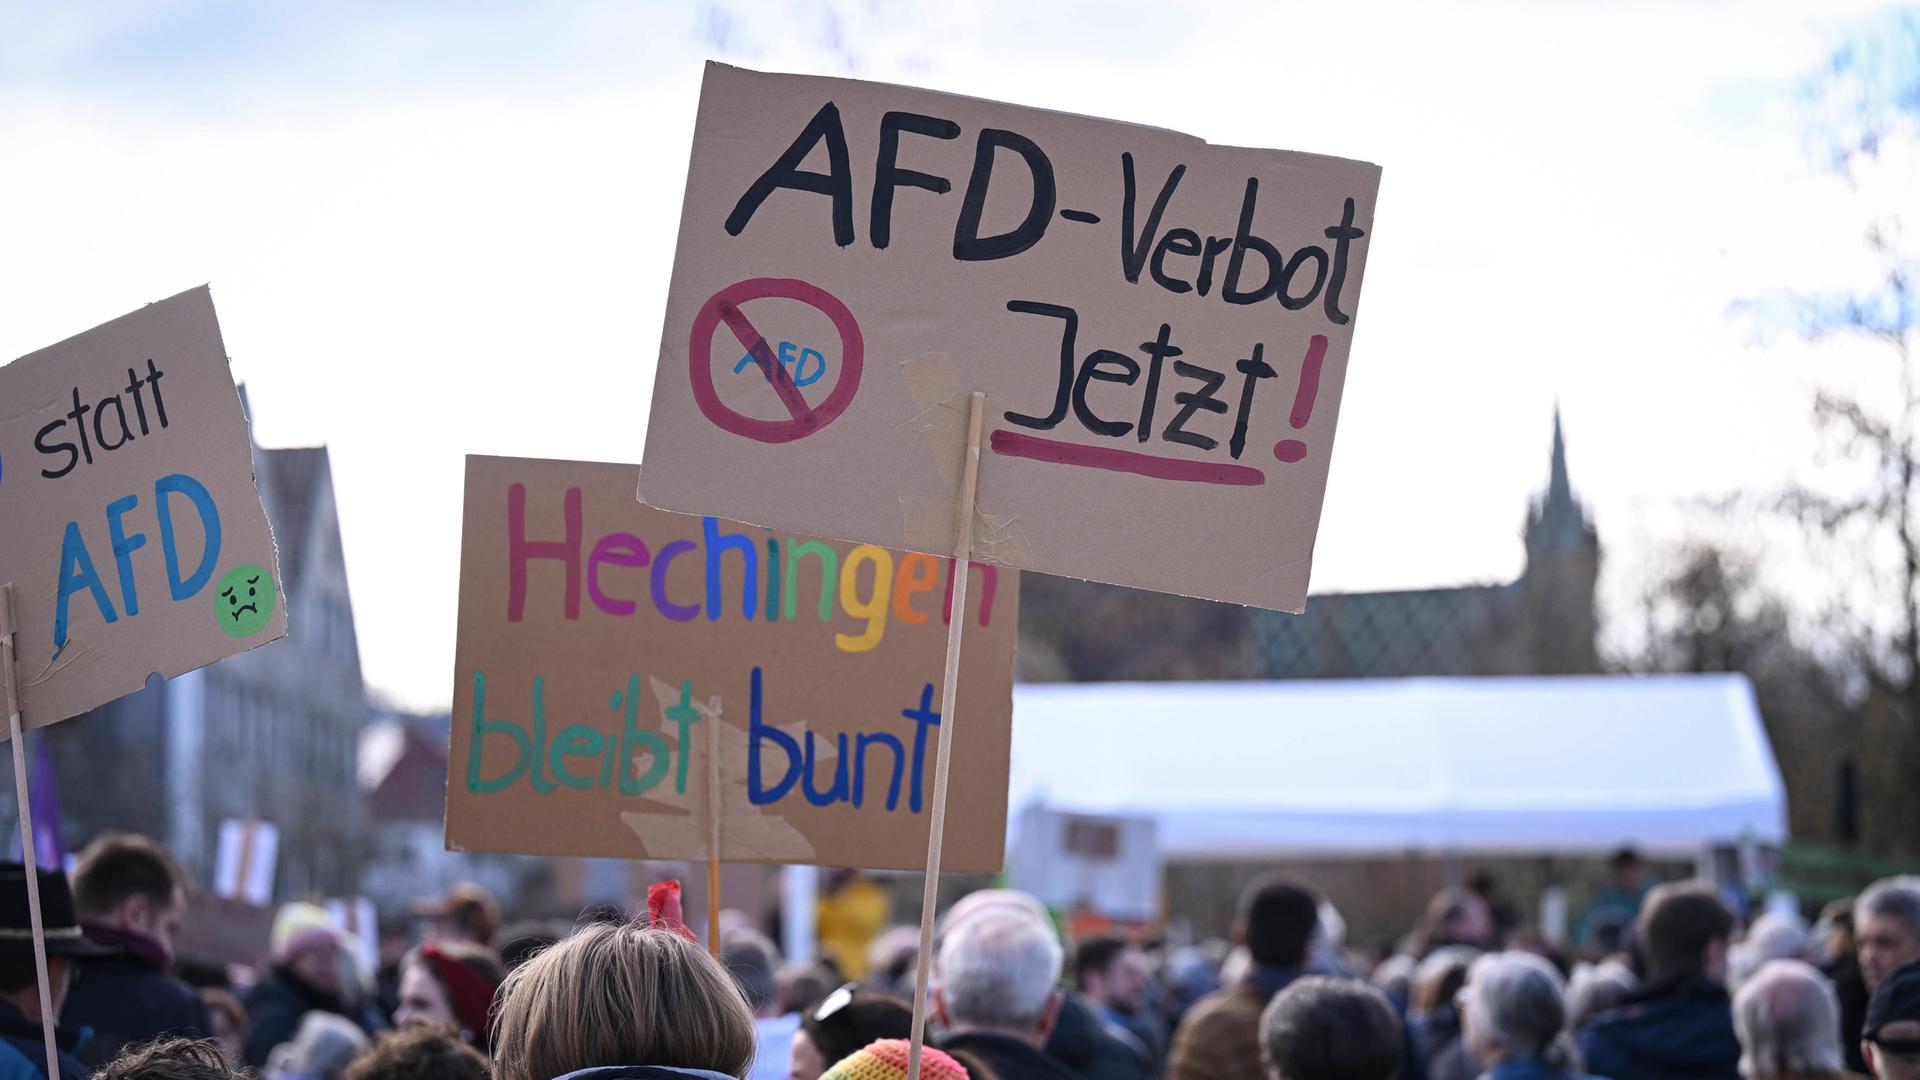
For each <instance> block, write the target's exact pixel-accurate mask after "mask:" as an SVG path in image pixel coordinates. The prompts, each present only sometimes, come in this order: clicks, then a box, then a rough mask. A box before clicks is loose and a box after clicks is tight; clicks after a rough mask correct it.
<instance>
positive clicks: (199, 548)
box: [0, 286, 287, 737]
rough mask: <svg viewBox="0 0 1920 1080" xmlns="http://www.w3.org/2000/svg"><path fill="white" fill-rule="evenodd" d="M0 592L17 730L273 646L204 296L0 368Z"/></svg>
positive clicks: (243, 438) (235, 431)
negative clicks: (10, 600)
mask: <svg viewBox="0 0 1920 1080" xmlns="http://www.w3.org/2000/svg"><path fill="white" fill-rule="evenodd" d="M0 581H6V582H12V583H13V595H14V606H15V613H16V615H17V617H18V619H19V630H18V633H17V635H16V639H15V640H16V645H17V648H18V650H19V660H18V668H19V679H20V692H21V693H20V703H21V713H22V718H23V722H24V723H25V724H26V726H28V727H41V726H44V725H46V724H51V723H54V722H56V721H59V720H65V719H66V718H68V717H70V716H74V715H77V714H79V713H82V712H85V711H86V710H88V709H91V708H93V707H94V706H96V705H102V704H105V703H106V702H109V701H112V700H113V699H114V698H117V697H120V696H121V695H123V694H128V693H131V692H133V691H135V690H138V689H140V688H141V687H142V686H144V685H145V684H146V681H147V677H148V675H150V674H153V673H155V672H158V673H159V674H161V675H166V676H174V675H179V674H182V673H184V672H187V671H191V670H193V669H194V668H198V667H204V666H206V665H208V664H211V663H213V662H214V661H216V660H221V659H224V658H226V657H229V656H232V655H234V654H236V653H241V652H245V651H247V650H248V649H252V648H255V647H257V646H260V645H264V644H266V643H267V642H269V641H275V640H277V639H279V638H281V637H283V636H285V634H286V632H287V613H286V604H285V598H284V596H283V595H282V593H281V590H280V573H279V562H278V557H277V553H276V551H275V548H274V542H273V532H272V530H271V529H270V528H269V527H268V525H267V515H266V511H265V510H263V509H262V508H261V505H260V494H259V492H258V491H257V490H255V488H254V484H253V445H252V442H251V440H250V439H249V437H248V435H247V420H246V416H245V415H244V414H243V413H242V411H241V408H240V397H239V394H238V393H237V392H236V391H235V390H234V386H233V376H232V374H231V373H230V372H229V370H228V368H227V352H226V348H225V347H224V346H223V345H222V344H221V342H220V325H219V323H218V322H217V321H215V319H214V315H213V297H212V295H211V294H210V293H209V292H208V291H207V289H206V287H205V286H202V287H200V288H197V289H191V290H188V291H187V292H183V293H181V294H180V295H178V296H175V297H172V298H171V299H167V300H162V301H160V302H158V303H154V304H148V305H147V306H146V307H144V308H141V309H140V310H139V311H136V312H134V313H132V314H131V315H123V316H121V317H120V318H118V319H115V320H113V321H112V322H110V323H106V324H104V325H102V326H97V327H95V328H94V329H92V330H89V331H87V332H86V333H84V334H81V335H79V336H77V337H71V338H68V339H67V340H65V341H63V342H61V343H60V344H58V345H52V346H49V347H47V348H45V349H41V350H40V351H39V352H36V353H30V354H28V355H27V356H23V357H21V358H20V359H18V360H15V361H14V362H13V363H11V364H8V365H6V366H5V367H0ZM8 677H10V676H9V675H8V673H6V672H0V678H8ZM4 735H5V733H4V732H0V737H4Z"/></svg>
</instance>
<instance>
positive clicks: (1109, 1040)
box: [1046, 993, 1153, 1080]
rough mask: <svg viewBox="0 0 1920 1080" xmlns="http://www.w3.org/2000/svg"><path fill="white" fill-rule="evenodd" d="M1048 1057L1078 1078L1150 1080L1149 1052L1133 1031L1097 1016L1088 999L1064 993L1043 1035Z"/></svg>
mask: <svg viewBox="0 0 1920 1080" xmlns="http://www.w3.org/2000/svg"><path fill="white" fill-rule="evenodd" d="M1046 1052H1047V1054H1048V1056H1050V1057H1052V1058H1053V1059H1055V1060H1056V1061H1059V1062H1060V1063H1061V1064H1063V1065H1065V1066H1066V1067H1067V1068H1069V1069H1072V1070H1073V1072H1074V1074H1075V1075H1077V1076H1079V1077H1080V1080H1150V1078H1151V1077H1152V1076H1153V1065H1152V1063H1151V1061H1150V1057H1151V1055H1149V1054H1148V1052H1147V1048H1146V1047H1145V1046H1143V1045H1141V1043H1140V1040H1139V1039H1137V1038H1135V1037H1134V1034H1133V1033H1132V1032H1130V1031H1128V1030H1126V1029H1125V1028H1122V1027H1120V1026H1119V1025H1117V1024H1111V1023H1108V1022H1106V1021H1104V1020H1102V1019H1101V1017H1100V1014H1099V1013H1098V1012H1097V1011H1096V1010H1095V1008H1094V1005H1093V1003H1092V1002H1090V1001H1088V1000H1087V999H1086V998H1085V997H1083V996H1081V995H1079V994H1076V993H1068V994H1066V995H1065V996H1063V997H1062V998H1061V1001H1060V1014H1059V1016H1057V1017H1056V1018H1055V1019H1054V1023H1053V1030H1052V1031H1051V1032H1049V1033H1048V1034H1047V1047H1046Z"/></svg>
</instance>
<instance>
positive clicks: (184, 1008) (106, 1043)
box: [60, 923, 213, 1068]
mask: <svg viewBox="0 0 1920 1080" xmlns="http://www.w3.org/2000/svg"><path fill="white" fill-rule="evenodd" d="M83 928H84V929H85V931H86V935H87V940H89V941H91V942H93V943H94V944H96V945H106V946H109V947H111V948H114V949H118V950H119V952H117V953H116V954H114V955H113V956H102V957H90V958H87V959H83V960H80V961H78V964H79V972H78V975H77V977H76V978H75V979H74V981H73V990H72V992H71V993H69V994H68V995H67V1003H66V1005H65V1006H64V1007H63V1008H62V1009H61V1010H60V1019H61V1021H62V1022H63V1023H65V1024H67V1025H69V1026H71V1027H75V1028H92V1029H93V1036H92V1038H90V1039H88V1040H87V1046H86V1049H85V1050H83V1051H82V1052H81V1053H80V1055H79V1056H80V1060H82V1061H84V1062H86V1063H87V1064H88V1065H91V1066H93V1067H95V1068H98V1067H100V1066H102V1065H105V1064H106V1063H107V1062H109V1061H111V1060H113V1059H114V1058H115V1057H116V1056H118V1055H119V1053H120V1051H121V1050H122V1049H123V1048H125V1047H126V1046H127V1045H129V1044H131V1043H138V1042H146V1041H147V1040H149V1039H152V1038H155V1037H157V1036H161V1035H179V1036H182V1037H185V1038H189V1039H204V1038H208V1037H210V1036H212V1035H213V1021H212V1020H211V1019H209V1018H208V1016H207V1007H206V1005H205V1004H204V1003H203V1002H201V1000H200V996H199V995H198V994H196V993H194V992H193V988H192V987H190V986H188V985H187V984H186V983H184V982H181V981H180V980H179V979H176V978H174V977H173V974H172V973H171V972H170V971H169V970H168V969H169V968H170V967H171V966H172V965H171V963H170V960H169V957H168V956H167V953H166V950H165V949H164V948H162V947H161V946H160V943H159V942H157V941H154V940H153V939H152V938H150V937H147V936H146V935H144V934H136V933H133V932H131V931H127V930H116V929H113V928H111V927H105V926H96V925H93V924H91V923H89V924H85V926H84V927H83Z"/></svg>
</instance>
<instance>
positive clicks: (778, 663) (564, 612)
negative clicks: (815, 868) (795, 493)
mask: <svg viewBox="0 0 1920 1080" xmlns="http://www.w3.org/2000/svg"><path fill="white" fill-rule="evenodd" d="M634 474H635V467H634V466H632V465H605V464H589V463H583V462H571V461H542V460H532V459H522V458H495V457H477V456H474V457H468V458H467V473H466V502H465V510H464V519H463V527H462V533H461V542H460V543H461V548H460V637H459V645H458V648H457V650H456V657H455V662H454V693H453V730H452V744H451V747H450V749H449V752H448V757H447V768H448V773H449V775H448V777H447V846H448V847H449V848H451V849H455V850H465V851H496V852H516V853H523V854H538V855H599V856H609V857H616V858H626V859H704V858H706V857H707V856H708V839H707V829H706V822H707V818H706V807H707V790H708V789H707V786H706V777H707V762H708V757H707V747H708V732H709V730H710V728H708V727H707V725H708V724H710V723H712V722H714V721H715V720H716V719H717V720H718V721H719V722H720V723H721V724H723V725H724V726H723V728H722V732H723V736H722V751H721V753H722V756H721V770H722V771H721V783H720V790H721V793H722V805H723V808H722V812H721V817H720V821H721V840H720V849H721V850H720V854H721V857H722V858H723V859H725V860H727V861H731V862H781V863H820V864H825V865H836V866H865V867H889V868H896V869H919V868H920V867H922V866H924V865H925V861H926V856H927V822H928V818H929V810H930V804H931V800H932V795H933V769H934V763H935V760H936V758H937V757H938V754H937V748H938V742H939V733H940V728H939V717H938V710H939V708H940V680H941V674H942V665H943V664H944V661H945V655H946V636H947V625H946V619H945V617H944V616H943V611H944V610H946V609H948V607H949V605H948V603H947V601H946V597H947V590H948V588H949V584H948V583H949V581H950V579H951V568H950V567H949V566H948V563H947V560H944V559H935V558H932V557H930V556H926V555H901V554H899V553H895V552H889V551H886V550H884V549H881V548H878V547H874V546H871V545H859V546H856V545H852V544H834V543H828V542H822V541H813V540H809V539H808V538H805V537H795V536H792V535H789V534H784V533H772V532H768V531H767V530H764V529H760V528H755V527H753V526H749V525H740V524H737V523H734V522H730V521H721V520H719V519H716V518H699V517H689V516H684V515H680V514H670V513H667V512H665V511H661V510H655V509H653V508H651V507H647V506H644V505H642V504H640V503H637V502H635V501H634V499H633V486H634ZM516 537H518V538H519V539H518V540H517V541H516V539H515V538H516ZM516 544H518V545H519V546H518V548H516ZM516 552H517V553H516ZM829 564H830V565H831V571H830V572H829V571H828V569H827V567H828V566H829ZM968 591H969V594H970V596H969V599H968V603H967V605H966V612H967V617H968V618H969V620H970V621H969V622H968V623H967V627H966V635H965V638H964V642H965V647H964V649H963V650H962V653H961V669H962V674H961V678H960V682H959V695H960V696H959V702H958V711H959V721H958V726H957V727H956V728H955V729H954V749H953V753H954V759H953V769H952V782H951V787H950V789H949V804H948V815H947V831H946V855H945V862H946V865H947V867H948V868H949V869H952V870H968V871H992V870H998V869H1000V866H1001V863H1002V861H1003V857H1004V854H1005V835H1006V813H1007V764H1008V762H1007V747H1008V743H1009V741H1010V736H1011V728H1010V720H1011V716H1012V708H1013V645H1014V637H1015V633H1016V629H1017V627H1018V623H1019V596H1020V582H1019V575H1018V574H1017V573H1015V572H1012V571H1008V570H1003V569H999V568H997V567H991V566H984V565H980V566H977V567H976V569H975V572H974V574H973V575H972V580H971V581H970V583H969V588H968ZM983 619H984V623H983V621H982V620H983ZM756 686H757V687H758V692H757V695H756V689H755V688H756ZM688 744H690V746H691V750H690V752H689V750H688Z"/></svg>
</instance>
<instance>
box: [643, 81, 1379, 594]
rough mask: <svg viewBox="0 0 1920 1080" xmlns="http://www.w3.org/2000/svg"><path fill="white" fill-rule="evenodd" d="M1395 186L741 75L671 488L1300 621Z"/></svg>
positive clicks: (680, 349) (670, 438) (689, 297)
mask: <svg viewBox="0 0 1920 1080" xmlns="http://www.w3.org/2000/svg"><path fill="white" fill-rule="evenodd" d="M1379 181H1380V170H1379V168H1378V167H1376V166H1373V165H1369V164H1365V163H1362V162H1356V161H1346V160H1342V159H1338V158H1329V157H1321V156H1317V155H1312V154H1302V153H1293V152H1288V151H1281V150H1253V149H1242V148H1235V147H1225V146H1210V145H1208V144H1207V143H1205V142H1202V141H1201V140H1199V139H1196V138H1193V137H1191V136H1187V135H1181V134H1178V133H1175V132H1170V131H1164V130H1160V129H1154V128H1146V127H1139V126H1135V125H1129V124H1122V123H1116V122H1112V121H1106V120H1095V119H1089V118H1086V117H1079V116H1070V115H1066V114H1062V113H1053V112H1044V111H1041V110H1037V109H1027V108H1020V107H1017V106H1012V105H1003V104H998V103H994V102H989V101H981V100H978V99H974V98H965V97H958V96H953V95H947V94H938V93H932V92H929V91H924V90H915V89H910V88H906V87H899V86H890V85H885V84H880V83H868V82H855V81H851V80H845V79H824V78H813V77H803V76H791V75H767V74H761V73H757V72H752V71H746V70H742V69H739V68H733V67H727V66H724V65H720V64H708V65H707V72H706V80H705V83H704V85H703V88H702V92H701V99H700V111H699V118H698V123H697V126H696V129H695V133H694V143H693V151H692V161H691V165H690V169H689V173H688V177H687V193H686V201H685V204H684V207H683V209H682V213H681V221H680V234H679V246H678V248H677V251H676V255H675V261H674V271H673V285H672V290H671V292H670V294H669V296H668V300H667V313H666V323H665V326H664V328H663V331H662V335H661V345H660V361H659V369H658V373H657V377H656V379H655V382H654V399H653V409H652V413H651V415H650V418H649V420H648V427H647V437H646V452H645V457H644V459H643V467H642V469H641V474H640V482H639V486H638V492H639V496H640V498H641V499H643V500H644V501H646V502H647V503H649V504H651V505H654V506H659V507H664V508H667V509H672V510H680V511H686V512H694V513H712V514H719V515H722V516H724V517H728V518H735V519H739V520H745V521H752V522H756V523H759V524H763V525H767V526H770V527H773V528H779V529H791V530H794V531H796V532H804V533H815V534H820V535H827V536H835V537H841V538H844V539H849V540H860V541H865V542H868V543H875V544H880V545H883V546H886V547H894V548H911V549H914V550H919V551H931V552H934V553H936V554H939V553H946V552H950V551H952V550H953V538H954V536H955V535H956V532H957V524H958V522H957V520H956V518H955V516H954V510H953V505H954V501H955V500H954V497H953V492H954V491H955V490H956V488H957V485H958V472H959V462H960V459H961V448H962V447H963V446H964V444H965V430H964V424H965V417H966V397H965V395H966V394H967V393H968V392H970V391H975V390H978V391H982V392H984V393H985V394H987V395H988V398H989V406H990V407H989V410H988V414H987V415H988V422H989V433H988V435H987V437H986V446H985V449H984V452H983V455H982V459H981V465H980V490H979V499H978V503H977V513H976V520H975V525H974V552H975V558H977V559H982V560H986V561H990V562H995V563H998V564H1001V565H1004V566H1015V567H1023V568H1028V569H1034V570H1041V571H1045V572H1047V573H1053V574H1062V575H1069V576H1074V577H1082V578H1091V579H1094V580H1099V581H1108V582H1114V583H1118V584H1122V585H1131V586H1135V587H1139V588H1148V589H1156V590H1160V591H1165V592H1177V593H1185V594H1189V595H1193V596H1203V597H1209V598H1212V599H1216V600H1231V601H1236V602H1239V603H1245V604H1256V605H1260V606H1264V607H1272V608H1278V609H1284V610H1292V611H1297V610H1300V609H1301V607H1302V606H1303V605H1304V603H1305V598H1306V593H1307V578H1308V570H1309V568H1310V566H1311V564H1312V556H1313V543H1314V535H1315V531H1316V529H1317V527H1318V524H1319V518H1320V508H1321V502H1322V498H1323V495H1324V493H1325V488H1326V480H1327V469H1328V463H1329V461H1330V459H1331V456H1332V452H1333V438H1334V425H1335V420H1336V418H1337V416H1338V413H1339V407H1340V393H1341V387H1342V383H1343V382H1344V378H1345V374H1346V363H1347V352H1348V347H1349V345H1350V344H1351V341H1352V336H1353V330H1354V325H1355V319H1354V315H1355V312H1356V308H1357V306H1358V302H1359V297H1360V283H1361V277H1362V271H1363V270H1364V268H1365V263H1366V254H1367V250H1368V247H1369V245H1370V244H1371V232H1372V226H1373V209H1374V197H1375V194H1376V192H1377V190H1378V187H1379ZM1276 289H1277V290H1280V291H1279V292H1277V293H1276V291H1275V290H1276Z"/></svg>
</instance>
